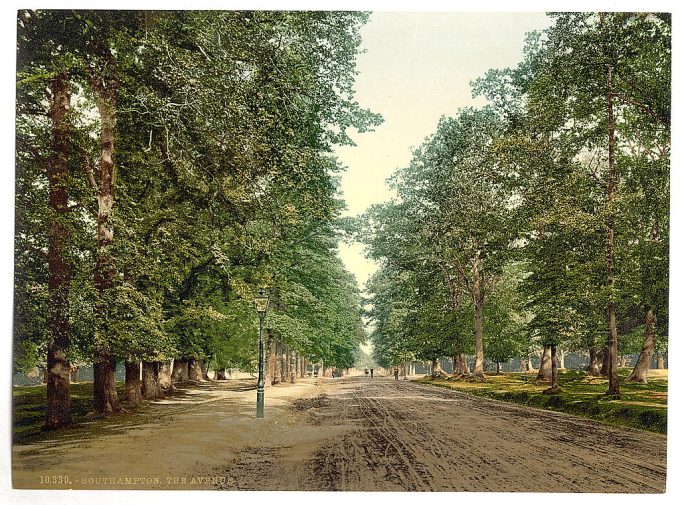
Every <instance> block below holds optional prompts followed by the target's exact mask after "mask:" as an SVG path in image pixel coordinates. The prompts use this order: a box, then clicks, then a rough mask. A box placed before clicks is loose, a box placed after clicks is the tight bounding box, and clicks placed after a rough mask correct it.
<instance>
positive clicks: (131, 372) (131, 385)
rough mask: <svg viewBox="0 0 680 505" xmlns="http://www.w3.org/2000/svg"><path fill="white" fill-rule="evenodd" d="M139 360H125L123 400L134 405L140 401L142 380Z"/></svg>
mask: <svg viewBox="0 0 680 505" xmlns="http://www.w3.org/2000/svg"><path fill="white" fill-rule="evenodd" d="M139 367H140V363H139V361H125V401H127V402H128V403H129V404H130V405H135V404H137V403H139V402H140V401H142V381H141V379H140V378H139V370H140V368H139Z"/></svg>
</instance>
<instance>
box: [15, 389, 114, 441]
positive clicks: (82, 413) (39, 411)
mask: <svg viewBox="0 0 680 505" xmlns="http://www.w3.org/2000/svg"><path fill="white" fill-rule="evenodd" d="M116 386H117V389H118V396H119V398H122V397H123V390H124V383H123V382H118V383H117V384H116ZM70 392H71V409H72V410H71V411H72V419H73V425H74V428H75V427H78V426H81V425H82V424H83V423H85V422H87V421H90V420H94V419H96V418H94V416H92V415H88V414H89V413H90V412H91V411H92V383H91V382H79V383H76V384H71V387H70ZM46 399H47V388H46V387H45V385H39V386H14V387H13V388H12V400H13V406H14V409H13V412H14V415H13V429H12V440H13V442H14V443H15V444H24V443H28V442H34V441H37V440H42V439H45V438H50V435H49V432H43V431H42V426H43V424H44V422H45V402H46Z"/></svg>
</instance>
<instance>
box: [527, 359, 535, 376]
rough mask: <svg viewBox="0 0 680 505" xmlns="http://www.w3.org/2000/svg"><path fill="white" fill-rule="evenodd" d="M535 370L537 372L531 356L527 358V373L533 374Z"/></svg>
mask: <svg viewBox="0 0 680 505" xmlns="http://www.w3.org/2000/svg"><path fill="white" fill-rule="evenodd" d="M534 370H535V369H534V364H533V362H532V361H531V356H529V357H528V358H527V372H528V373H532V372H533V371H534Z"/></svg>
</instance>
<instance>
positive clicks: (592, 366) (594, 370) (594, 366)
mask: <svg viewBox="0 0 680 505" xmlns="http://www.w3.org/2000/svg"><path fill="white" fill-rule="evenodd" d="M588 355H589V357H590V363H588V374H589V375H600V367H601V365H602V360H601V357H602V353H601V352H599V351H598V350H597V349H596V348H595V347H589V348H588Z"/></svg>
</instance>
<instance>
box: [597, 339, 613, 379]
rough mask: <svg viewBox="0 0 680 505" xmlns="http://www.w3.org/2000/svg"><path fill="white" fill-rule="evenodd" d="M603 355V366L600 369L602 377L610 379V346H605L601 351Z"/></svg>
mask: <svg viewBox="0 0 680 505" xmlns="http://www.w3.org/2000/svg"><path fill="white" fill-rule="evenodd" d="M601 354H602V366H601V367H600V375H601V376H603V377H609V367H610V366H611V362H610V360H609V346H604V347H603V348H602V351H601Z"/></svg>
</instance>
